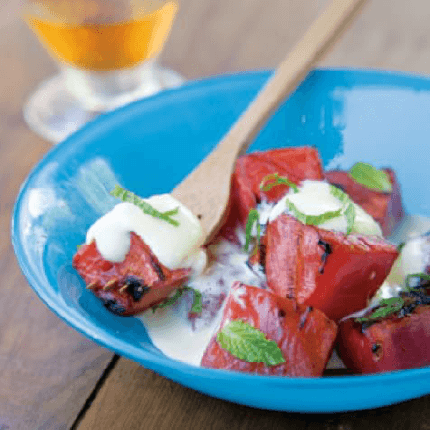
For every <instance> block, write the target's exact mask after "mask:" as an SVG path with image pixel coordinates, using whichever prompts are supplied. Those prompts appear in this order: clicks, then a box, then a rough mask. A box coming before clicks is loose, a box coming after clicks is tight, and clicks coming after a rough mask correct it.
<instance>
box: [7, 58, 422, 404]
mask: <svg viewBox="0 0 430 430" xmlns="http://www.w3.org/2000/svg"><path fill="white" fill-rule="evenodd" d="M271 72H272V71H271V70H257V71H243V72H239V73H229V74H222V75H216V76H211V77H207V78H201V79H198V80H193V81H189V82H187V83H185V84H184V85H183V86H182V87H180V88H176V89H170V90H166V91H165V92H163V93H160V94H156V95H154V96H151V97H149V98H147V99H143V100H138V101H136V102H133V103H131V104H129V105H127V106H124V107H122V108H120V109H117V110H115V111H112V112H109V113H107V114H105V115H102V116H100V117H98V118H96V119H95V121H93V122H91V123H90V124H88V125H86V126H84V127H83V128H82V129H81V130H79V131H77V132H76V133H74V134H73V135H72V136H70V137H69V138H67V139H66V140H65V141H64V142H62V143H60V144H58V145H56V146H55V147H53V148H51V149H50V150H48V152H47V153H46V154H45V155H44V156H43V157H42V158H41V159H40V160H39V161H38V162H37V163H36V165H35V166H34V167H33V168H32V169H31V171H30V172H29V174H28V175H27V177H26V179H25V180H24V182H23V183H22V185H21V187H20V190H19V193H18V195H17V198H16V201H15V204H14V207H13V212H12V218H11V241H12V245H13V249H14V252H15V255H16V258H17V261H18V263H19V266H20V269H21V271H22V273H23V274H24V276H25V277H26V279H27V281H28V283H29V285H30V286H31V288H32V289H33V291H35V292H36V294H37V295H38V296H39V298H40V299H41V300H42V301H43V302H44V303H45V304H46V305H47V306H48V308H49V309H50V310H51V311H53V312H54V313H55V314H56V315H57V316H58V317H60V318H61V319H62V320H63V321H65V322H66V323H67V324H68V325H70V326H72V327H73V328H74V329H75V330H77V331H78V332H80V333H81V334H83V335H84V336H86V337H87V338H90V339H92V340H93V341H95V342H96V343H97V344H99V345H101V346H103V347H106V348H109V349H110V350H113V351H114V352H115V353H116V354H119V355H121V356H124V357H127V358H129V359H131V360H133V361H136V362H138V363H140V364H144V365H148V367H149V368H151V369H152V370H154V371H156V372H158V373H161V374H162V373H163V368H164V367H165V366H167V367H169V368H170V369H172V370H174V371H177V372H182V373H184V372H185V373H186V374H188V375H190V376H198V377H201V376H204V377H206V378H209V379H214V378H215V379H217V380H230V379H231V377H232V375H234V379H235V380H236V381H237V382H238V383H245V384H248V383H251V382H254V381H257V382H260V383H270V384H282V385H283V386H284V385H285V386H286V387H288V388H290V389H293V388H295V387H309V388H314V389H339V388H341V387H347V386H348V387H354V386H360V387H362V386H363V384H364V385H366V386H368V387H371V386H372V385H374V384H376V383H378V384H386V385H387V389H389V387H388V386H389V385H392V384H397V383H400V382H404V381H406V380H408V381H409V382H411V381H416V382H417V383H420V382H421V379H422V378H423V377H428V376H430V366H429V367H424V368H419V369H406V370H398V371H393V372H386V373H379V374H371V375H342V376H330V377H319V378H303V377H278V376H270V377H269V378H268V377H267V376H262V375H255V374H247V373H241V372H232V371H228V370H217V369H207V368H202V367H199V366H193V365H190V364H187V363H184V362H180V361H176V360H173V359H170V358H168V357H167V356H164V355H163V354H162V353H160V354H154V353H153V352H152V351H148V350H147V349H145V348H137V347H135V346H134V345H132V346H130V344H129V343H127V342H124V341H120V342H118V340H117V339H116V338H115V337H114V336H112V335H111V334H110V331H109V330H106V329H105V328H104V329H103V330H101V329H100V328H99V327H98V328H97V330H91V329H89V327H88V326H87V325H86V324H85V321H82V320H80V319H79V318H78V317H77V314H76V315H75V314H74V313H73V312H72V313H70V312H69V311H68V310H67V309H66V308H62V307H60V308H59V307H58V306H57V304H56V302H55V300H53V299H52V297H50V296H49V294H47V292H46V290H45V288H43V287H42V286H41V285H39V280H38V276H37V275H36V273H34V272H33V271H32V270H31V268H30V264H29V261H28V259H27V257H26V254H25V252H24V250H23V247H22V243H21V241H20V230H19V222H18V219H19V216H20V208H21V205H22V203H23V198H24V197H25V195H26V192H27V191H28V189H29V184H30V183H31V181H32V180H33V178H35V177H37V175H38V174H39V172H40V171H41V170H42V169H43V167H44V166H45V165H46V164H47V163H49V162H50V160H52V159H55V158H56V156H57V154H58V153H62V152H63V151H66V150H67V148H69V147H71V146H73V145H74V143H75V142H78V141H80V140H82V139H83V138H85V136H86V135H87V134H91V133H93V132H96V131H97V128H98V127H99V124H104V123H105V122H107V121H109V120H110V119H111V118H112V117H117V116H118V115H121V114H122V113H124V112H127V111H129V110H130V109H134V107H135V106H139V105H141V104H150V103H154V101H155V102H157V103H162V102H163V100H165V99H169V98H170V97H172V96H174V95H175V94H176V93H177V92H186V91H190V90H198V89H199V88H200V87H207V86H212V85H217V84H218V83H220V82H223V83H225V82H228V81H237V80H238V79H239V80H241V79H245V80H247V79H260V80H261V79H263V78H265V79H266V78H268V77H269V76H270V73H271ZM311 73H322V74H325V73H329V74H332V73H342V74H346V75H348V74H351V75H363V74H364V75H373V76H375V77H379V78H383V77H387V76H390V77H391V78H393V79H394V83H393V85H395V82H396V81H399V82H400V81H402V82H403V84H402V86H404V85H405V82H404V81H405V80H407V81H409V82H410V83H411V84H421V85H424V87H426V88H429V89H430V78H429V77H427V76H424V75H420V74H416V73H411V72H398V71H390V70H381V69H363V68H340V67H339V68H337V67H336V68H331V67H324V68H318V69H316V70H314V71H312V72H311ZM171 379H173V378H171ZM181 384H183V385H185V384H184V383H183V382H181ZM429 392H430V390H429ZM266 409H267V408H266ZM285 410H289V409H285ZM336 410H339V411H340V410H342V411H345V410H348V409H344V408H343V409H336ZM354 410H356V408H354ZM323 411H326V410H325V409H324V410H323ZM315 412H318V410H316V411H315Z"/></svg>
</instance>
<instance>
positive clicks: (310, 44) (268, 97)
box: [217, 0, 367, 156]
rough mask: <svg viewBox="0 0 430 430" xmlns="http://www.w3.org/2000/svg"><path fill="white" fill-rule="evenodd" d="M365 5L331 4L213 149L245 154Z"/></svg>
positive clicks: (338, 0)
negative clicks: (264, 126)
mask: <svg viewBox="0 0 430 430" xmlns="http://www.w3.org/2000/svg"><path fill="white" fill-rule="evenodd" d="M366 1H367V0H333V1H332V2H331V3H330V4H329V6H328V7H327V8H326V9H325V11H324V12H323V13H322V14H321V15H320V16H319V17H318V18H317V19H316V20H315V21H314V23H313V24H312V25H311V27H310V28H309V29H308V30H307V32H306V34H305V35H304V36H303V38H302V39H301V40H300V41H299V43H298V44H297V45H296V46H295V48H294V49H293V51H291V52H290V53H289V54H288V56H287V57H286V58H285V59H284V61H283V62H282V63H281V64H280V65H279V66H278V68H277V69H276V71H275V73H274V74H273V76H272V77H271V78H270V79H269V80H268V82H267V83H266V85H265V86H264V87H263V88H262V89H261V90H260V92H259V94H258V95H257V97H256V98H255V99H254V101H253V102H252V103H251V104H250V105H249V106H248V108H247V109H246V110H245V111H244V112H243V113H242V115H241V116H240V118H239V119H238V120H237V122H236V123H235V124H234V125H233V127H232V128H231V129H230V131H229V132H228V133H227V135H226V136H225V137H224V139H223V140H222V141H221V142H220V145H219V146H218V148H217V149H220V150H226V151H228V152H229V153H231V152H236V154H237V156H239V155H241V154H243V153H245V152H246V149H247V148H248V146H249V144H250V143H251V142H252V141H253V140H254V138H255V137H256V135H257V134H258V132H259V131H260V129H261V128H262V126H263V125H264V124H265V123H266V121H267V120H268V119H269V117H270V116H271V115H272V114H273V113H274V112H275V111H276V110H277V109H278V107H279V105H280V104H281V103H282V102H283V101H285V100H286V98H287V97H288V95H289V94H291V93H292V92H293V91H294V90H295V89H296V87H297V86H298V85H299V84H300V83H301V82H302V81H303V80H304V79H305V77H306V75H307V73H308V72H309V71H310V70H311V69H312V68H313V67H314V65H315V64H316V63H317V62H318V61H319V60H320V59H321V58H322V57H323V56H324V55H325V54H327V53H328V51H329V50H330V48H332V46H333V45H334V43H335V42H336V40H337V39H338V38H339V37H340V36H341V34H342V33H343V31H344V30H345V29H346V27H347V26H348V24H349V23H351V22H352V20H353V18H354V16H355V15H356V13H357V12H358V11H359V10H360V8H361V7H362V6H363V5H364V3H365V2H366ZM226 146H227V147H229V149H227V148H225V147H226Z"/></svg>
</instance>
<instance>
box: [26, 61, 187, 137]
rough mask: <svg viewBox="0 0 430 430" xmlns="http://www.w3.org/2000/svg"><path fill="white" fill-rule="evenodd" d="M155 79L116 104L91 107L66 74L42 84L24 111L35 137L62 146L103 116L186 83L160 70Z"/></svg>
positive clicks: (172, 72)
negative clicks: (78, 131) (73, 134)
mask: <svg viewBox="0 0 430 430" xmlns="http://www.w3.org/2000/svg"><path fill="white" fill-rule="evenodd" d="M154 76H155V77H156V80H154V81H152V82H151V83H150V85H148V82H146V83H145V82H143V83H142V85H140V86H139V87H138V88H136V89H134V90H133V91H130V92H126V93H124V94H122V95H121V97H120V98H117V99H116V100H115V101H114V103H111V104H98V105H91V106H90V105H89V104H88V98H87V99H86V101H87V102H86V103H84V102H83V99H82V97H79V94H77V93H76V92H75V91H73V90H72V86H71V85H70V73H65V72H64V71H63V72H61V73H59V74H58V75H56V76H54V77H52V78H50V79H48V80H46V81H44V82H42V84H41V85H40V86H39V87H38V88H37V89H36V91H35V92H34V93H33V94H32V95H31V97H30V98H29V100H28V101H27V103H26V104H25V106H24V109H23V113H24V119H25V121H26V122H27V124H28V126H29V127H30V128H31V130H33V131H34V132H35V133H37V134H38V135H40V136H41V137H43V138H44V139H46V140H48V141H50V142H52V143H59V142H61V141H63V140H64V139H66V138H67V137H68V136H69V135H71V134H72V133H74V132H75V131H77V130H79V129H80V128H81V127H82V126H83V125H84V124H86V123H87V122H88V121H90V120H92V119H94V118H95V117H96V116H98V115H99V114H100V113H102V112H106V111H109V110H112V109H115V108H117V107H120V106H123V105H125V104H128V103H130V102H132V101H134V100H138V99H141V98H144V97H148V96H151V95H154V94H156V93H158V92H160V91H162V90H164V89H169V88H175V87H179V86H180V85H182V84H183V82H184V78H183V77H182V76H181V75H179V74H178V73H177V72H174V71H173V70H170V69H165V68H161V67H157V68H156V70H155V72H154ZM76 83H78V82H76ZM69 88H70V89H69Z"/></svg>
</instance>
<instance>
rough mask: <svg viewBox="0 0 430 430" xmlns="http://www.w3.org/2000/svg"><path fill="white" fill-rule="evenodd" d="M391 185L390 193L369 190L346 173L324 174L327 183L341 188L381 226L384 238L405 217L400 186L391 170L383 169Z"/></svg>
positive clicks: (337, 171)
mask: <svg viewBox="0 0 430 430" xmlns="http://www.w3.org/2000/svg"><path fill="white" fill-rule="evenodd" d="M383 170H384V171H385V172H386V173H387V174H388V176H389V178H390V182H391V185H392V190H391V193H382V192H379V191H375V190H371V189H369V188H367V187H365V186H364V185H362V184H359V183H358V182H356V181H355V180H354V179H353V178H351V177H350V176H349V174H348V172H343V171H339V170H333V171H330V172H326V174H325V176H326V179H327V181H328V182H330V183H331V184H333V185H335V186H337V187H339V188H341V189H342V190H343V191H345V193H347V194H348V195H349V196H350V197H351V199H352V200H353V201H354V203H357V204H358V205H360V206H361V207H362V208H363V209H364V210H365V211H366V212H367V213H368V214H369V215H370V216H372V218H373V219H374V220H375V221H376V222H377V223H378V224H379V225H380V226H381V229H382V233H383V234H384V236H389V235H390V234H391V233H392V232H393V230H394V228H395V227H396V225H397V224H398V223H399V222H400V221H401V220H402V218H403V217H404V215H405V212H404V210H403V205H402V197H401V194H400V185H399V183H398V182H397V179H396V175H395V173H394V172H393V171H392V170H391V169H383Z"/></svg>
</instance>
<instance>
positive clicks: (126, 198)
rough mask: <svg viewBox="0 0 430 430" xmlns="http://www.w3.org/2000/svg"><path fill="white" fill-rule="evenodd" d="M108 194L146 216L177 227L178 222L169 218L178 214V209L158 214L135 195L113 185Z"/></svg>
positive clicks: (158, 212)
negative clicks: (138, 209) (137, 208)
mask: <svg viewBox="0 0 430 430" xmlns="http://www.w3.org/2000/svg"><path fill="white" fill-rule="evenodd" d="M110 194H111V195H112V196H114V197H117V198H119V199H120V200H122V201H123V202H128V203H133V204H134V205H136V206H138V207H139V208H140V209H142V211H143V212H144V213H145V214H147V215H151V216H153V217H154V218H159V219H162V220H164V221H166V222H168V223H169V224H172V225H174V226H176V227H177V226H178V225H179V222H178V221H177V220H175V219H173V218H171V217H172V216H173V215H176V214H177V213H178V211H179V207H177V208H175V209H172V210H169V211H166V212H160V211H158V210H157V209H155V208H153V207H152V206H151V205H150V204H149V203H147V202H145V200H143V199H142V198H140V197H139V196H137V195H136V194H134V193H132V192H131V191H128V190H126V189H124V188H122V187H120V186H119V185H115V188H114V189H113V190H112V191H111V192H110Z"/></svg>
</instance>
